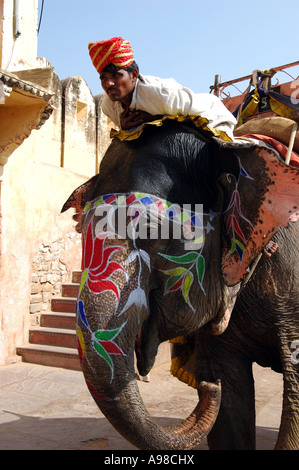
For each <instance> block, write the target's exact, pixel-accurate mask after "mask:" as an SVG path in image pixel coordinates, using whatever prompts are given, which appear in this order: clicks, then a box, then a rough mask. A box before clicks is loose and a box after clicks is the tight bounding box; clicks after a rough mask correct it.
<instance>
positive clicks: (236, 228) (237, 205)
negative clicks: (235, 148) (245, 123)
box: [224, 160, 253, 263]
mask: <svg viewBox="0 0 299 470" xmlns="http://www.w3.org/2000/svg"><path fill="white" fill-rule="evenodd" d="M239 162H240V160H239ZM227 178H228V180H229V181H230V182H232V181H233V182H234V183H235V189H234V191H233V193H232V196H231V200H230V202H229V204H228V207H227V209H226V210H225V212H224V214H225V213H228V212H230V215H229V217H228V219H227V227H226V228H227V232H228V233H231V248H230V251H229V252H228V254H227V256H231V255H232V254H234V253H237V255H238V256H239V258H240V263H242V261H243V256H244V254H245V246H244V244H246V238H245V235H244V233H243V231H242V229H241V227H240V222H241V221H242V222H243V223H244V222H245V223H246V224H248V225H250V227H253V225H252V223H251V222H250V220H248V219H247V218H246V217H245V216H244V215H243V213H242V209H241V198H240V194H239V189H238V188H239V184H240V180H241V178H246V179H251V180H252V178H251V176H249V174H248V172H247V171H246V170H245V169H244V167H242V165H241V162H240V173H239V176H238V179H236V178H235V177H234V176H233V175H231V174H230V175H228V176H227Z"/></svg>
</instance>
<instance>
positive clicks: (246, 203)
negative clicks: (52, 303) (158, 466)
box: [64, 123, 299, 449]
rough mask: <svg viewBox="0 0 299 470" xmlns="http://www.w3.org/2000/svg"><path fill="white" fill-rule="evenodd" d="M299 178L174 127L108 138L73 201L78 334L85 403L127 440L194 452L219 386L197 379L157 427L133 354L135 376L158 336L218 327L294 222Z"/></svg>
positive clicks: (256, 151)
mask: <svg viewBox="0 0 299 470" xmlns="http://www.w3.org/2000/svg"><path fill="white" fill-rule="evenodd" d="M298 176H299V171H298V170H296V169H293V168H288V167H287V166H286V165H285V164H284V163H283V162H281V161H280V159H279V157H278V156H277V155H276V154H275V153H274V152H272V151H270V150H268V149H260V148H258V147H254V146H243V147H238V146H233V145H228V146H227V147H221V146H219V145H218V144H214V143H213V144H212V143H209V142H206V141H205V140H204V138H203V137H202V136H200V135H199V134H198V133H197V132H195V131H192V130H191V129H190V128H189V129H186V128H184V127H183V126H179V125H177V124H176V123H173V124H171V125H166V124H165V125H164V126H163V128H162V129H156V130H150V131H148V132H147V133H145V134H144V135H143V136H142V137H141V138H140V139H138V140H137V141H132V142H120V141H118V140H114V141H113V142H112V144H111V146H110V148H109V149H108V151H107V153H106V155H105V157H104V159H103V162H102V164H101V168H100V173H99V175H98V177H96V178H95V180H93V184H92V190H91V191H90V187H89V189H88V194H87V195H85V196H84V198H83V199H86V200H87V201H88V202H87V204H86V205H85V207H84V209H83V213H82V220H81V227H82V237H83V261H82V270H83V273H82V281H81V285H80V293H79V297H78V302H77V332H78V340H79V341H78V342H79V352H80V357H81V363H82V369H83V372H84V375H85V379H86V382H87V385H88V387H89V390H90V392H91V394H92V396H93V398H94V399H95V401H96V402H97V404H98V406H99V407H100V409H101V410H102V411H103V413H104V414H105V415H106V417H107V418H108V419H109V420H110V421H111V423H112V424H113V425H114V426H115V428H116V429H117V430H118V431H119V432H120V433H122V434H123V435H124V436H125V437H126V438H127V439H128V440H129V441H131V442H132V443H133V444H134V445H136V446H137V447H139V448H143V449H149V448H150V449H172V448H173V449H188V448H193V447H195V446H196V445H197V444H198V443H199V441H200V440H201V439H202V437H203V436H204V435H206V434H207V433H208V432H209V430H210V428H211V426H212V425H213V423H214V421H215V419H216V415H217V412H218V408H219V404H220V385H219V384H218V383H217V384H206V383H204V384H203V383H202V384H199V396H200V400H199V404H198V406H197V407H196V409H195V410H194V412H193V413H192V414H191V416H190V417H189V418H187V419H186V420H185V421H184V422H183V423H182V425H181V426H176V427H174V428H172V429H171V428H168V429H162V428H160V427H158V426H157V425H156V424H155V423H154V422H153V420H152V418H151V417H150V416H149V414H148V413H147V411H146V409H145V406H144V404H143V402H142V399H141V397H140V395H139V391H138V387H137V384H136V380H135V370H134V350H136V355H137V365H138V368H139V371H140V373H141V374H142V375H144V374H145V373H147V372H148V370H149V369H150V367H151V366H152V365H153V363H154V358H155V355H156V353H157V348H158V345H159V343H161V342H162V341H166V340H169V339H172V338H175V337H178V336H180V335H186V334H188V333H191V332H194V331H196V330H197V329H198V328H200V327H201V326H202V325H204V324H206V323H208V322H211V323H212V327H213V328H214V329H215V330H216V331H217V332H218V333H219V332H221V331H222V329H223V324H225V323H226V322H227V321H228V318H229V315H230V312H231V310H232V308H233V305H234V301H235V298H236V295H237V292H238V289H239V285H240V282H241V280H242V278H243V277H244V275H245V274H246V270H247V268H248V267H249V266H250V263H251V262H252V260H253V259H254V258H255V257H256V256H257V255H258V253H259V252H261V250H262V248H263V247H264V246H265V245H266V243H267V242H268V241H269V240H270V238H271V237H272V236H273V234H274V233H275V231H277V230H278V227H279V226H280V225H282V224H284V225H287V224H288V223H289V221H290V220H297V219H298V209H297V208H298V204H299V195H298V185H299V179H298ZM85 187H86V186H85ZM85 187H84V188H85ZM141 190H142V193H141ZM79 192H80V191H79ZM68 206H69V205H68V204H67V205H66V206H65V207H64V209H66V208H67V207H68ZM77 209H78V208H77Z"/></svg>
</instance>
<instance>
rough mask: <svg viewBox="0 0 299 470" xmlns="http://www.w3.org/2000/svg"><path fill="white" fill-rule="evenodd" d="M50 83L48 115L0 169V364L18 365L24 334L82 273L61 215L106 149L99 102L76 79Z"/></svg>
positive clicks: (70, 228) (68, 216)
mask: <svg viewBox="0 0 299 470" xmlns="http://www.w3.org/2000/svg"><path fill="white" fill-rule="evenodd" d="M52 72H53V71H52ZM52 72H51V73H52ZM42 75H43V77H44V74H42ZM50 75H51V74H50ZM52 78H53V77H52ZM50 82H51V87H50V88H51V90H52V92H53V91H55V92H56V93H55V96H54V100H53V102H52V103H54V109H53V113H52V115H51V116H50V117H49V119H48V120H47V121H46V122H45V123H44V124H43V126H42V127H41V128H40V129H38V130H37V129H35V130H32V131H31V133H30V135H29V137H28V138H26V139H25V140H24V142H23V143H22V144H21V145H20V146H19V147H17V148H16V150H14V151H13V152H12V153H11V154H10V155H9V157H8V158H7V163H6V164H5V165H4V166H3V167H2V168H3V175H2V182H1V185H0V186H1V206H2V217H1V220H2V254H1V257H0V259H1V263H2V266H1V271H0V294H1V304H0V364H5V363H8V362H12V361H15V360H16V359H17V358H16V356H15V352H16V347H17V346H21V345H22V344H25V343H26V342H28V332H29V327H30V326H31V325H35V324H37V323H38V321H39V314H40V313H41V312H42V311H43V310H45V309H48V308H49V304H50V300H51V297H52V296H55V295H60V287H61V283H62V282H69V281H70V276H71V273H72V271H73V270H79V269H80V268H81V239H80V235H79V234H77V232H75V230H74V227H75V225H76V222H75V221H73V219H72V211H67V212H66V213H63V214H61V213H60V210H61V208H62V206H63V204H64V202H65V201H66V199H67V198H68V197H69V195H70V194H71V193H72V191H73V190H74V189H75V188H76V187H78V186H79V185H80V184H82V183H83V182H85V181H86V180H87V179H88V178H89V177H91V176H93V175H94V174H95V173H96V172H97V168H98V164H99V160H100V159H101V157H102V156H103V154H104V153H105V150H106V148H107V146H108V145H109V143H110V138H109V129H108V126H107V120H106V118H105V117H104V116H102V115H101V109H100V108H99V107H98V103H99V99H98V98H97V99H95V98H94V97H93V96H92V95H91V93H90V90H89V88H88V86H87V84H86V82H85V81H84V80H83V79H82V78H80V77H74V78H70V79H67V80H66V81H64V82H60V80H58V81H57V80H56V79H55V76H54V78H53V79H52V80H50ZM50 82H49V83H50ZM50 88H49V89H50ZM14 111H16V110H12V112H14ZM25 111H26V110H24V109H23V110H22V112H25ZM97 113H99V115H100V123H99V120H98V116H97ZM16 122H18V120H16ZM16 135H17V134H16Z"/></svg>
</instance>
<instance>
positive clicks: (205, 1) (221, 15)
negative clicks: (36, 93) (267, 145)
mask: <svg viewBox="0 0 299 470" xmlns="http://www.w3.org/2000/svg"><path fill="white" fill-rule="evenodd" d="M41 4H42V0H39V14H40V13H41V8H40V7H41ZM298 18H299V2H298V0H250V1H247V0H246V1H242V0H241V1H240V0H226V1H223V0H113V1H112V0H106V1H103V0H44V7H43V14H42V18H41V25H40V31H39V37H38V56H41V57H45V58H46V59H48V60H49V62H50V63H51V65H52V66H53V67H55V71H56V73H57V75H58V76H59V78H60V79H61V80H62V79H64V78H67V77H70V76H77V75H81V76H82V77H83V78H84V79H85V80H86V82H87V84H88V86H89V88H90V89H91V91H92V94H93V95H97V94H98V93H101V92H102V89H101V87H100V82H99V78H98V77H99V76H98V74H97V72H96V70H95V69H94V67H93V65H92V63H91V60H90V58H89V55H88V48H87V46H88V43H89V42H94V41H99V40H104V39H109V38H111V37H114V36H122V37H123V38H125V39H128V40H129V41H130V42H131V44H132V47H133V49H134V53H135V60H136V62H137V63H138V65H139V68H140V72H141V73H143V74H146V75H156V76H160V77H164V78H168V77H173V78H175V79H176V80H177V81H178V82H180V83H182V84H183V85H184V86H187V87H189V88H191V89H193V90H194V91H195V92H209V91H210V85H213V83H214V77H215V75H216V74H219V75H221V80H222V81H227V80H231V79H234V78H238V77H242V76H245V75H249V74H250V73H251V72H252V71H253V70H255V69H266V68H270V67H277V66H280V65H284V64H288V63H291V62H296V61H298V60H299V36H298ZM287 71H288V72H289V73H290V74H291V75H292V76H293V77H294V78H296V77H297V76H298V75H299V67H294V68H291V69H288V70H287ZM276 78H277V79H279V80H280V81H281V82H284V81H289V77H288V76H286V75H285V74H281V73H280V74H277V75H276ZM245 83H246V85H247V84H248V82H245ZM273 83H275V80H274V79H273ZM244 86H245V85H244V84H243V85H242V84H240V85H238V87H239V88H240V89H241V90H242V91H243V90H244ZM229 91H230V92H231V94H232V95H235V94H238V92H237V90H235V89H234V88H232V87H231V88H230V89H229Z"/></svg>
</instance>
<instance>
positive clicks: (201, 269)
mask: <svg viewBox="0 0 299 470" xmlns="http://www.w3.org/2000/svg"><path fill="white" fill-rule="evenodd" d="M196 270H197V277H198V282H199V283H201V281H202V278H203V276H204V273H205V259H204V257H203V256H202V255H200V256H199V258H198V260H197V263H196Z"/></svg>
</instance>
